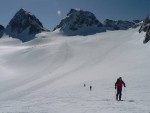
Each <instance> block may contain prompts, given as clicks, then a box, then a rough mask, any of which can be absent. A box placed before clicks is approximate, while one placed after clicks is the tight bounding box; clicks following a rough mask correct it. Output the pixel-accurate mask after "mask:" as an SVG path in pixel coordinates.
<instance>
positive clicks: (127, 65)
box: [0, 28, 150, 113]
mask: <svg viewBox="0 0 150 113" xmlns="http://www.w3.org/2000/svg"><path fill="white" fill-rule="evenodd" d="M138 29H139V28H138ZM138 29H129V30H126V31H121V30H119V31H108V32H104V33H97V34H95V35H90V36H72V37H67V36H61V35H60V34H59V33H57V32H51V33H49V32H43V33H40V34H38V35H36V37H37V38H36V39H34V40H32V41H30V42H26V43H21V42H20V41H18V40H16V39H12V38H10V37H7V36H6V37H5V38H2V39H1V40H0V51H1V52H0V72H1V75H0V92H1V93H0V112H2V113H8V112H13V113H18V112H27V113H149V112H150V97H149V93H150V88H149V81H150V76H149V67H150V60H149V57H150V53H149V48H150V44H149V43H148V44H146V45H144V44H143V43H142V41H143V36H144V34H139V33H138ZM11 42H12V43H11ZM119 76H122V78H123V80H124V81H125V83H126V86H127V87H126V89H123V99H124V100H133V101H134V102H129V101H123V102H117V101H115V90H114V83H115V81H116V79H117V78H118V77H119ZM84 83H85V84H86V87H83V84H84ZM90 85H92V87H93V90H92V91H89V86H90Z"/></svg>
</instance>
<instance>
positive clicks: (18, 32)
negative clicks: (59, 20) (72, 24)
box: [5, 9, 48, 42]
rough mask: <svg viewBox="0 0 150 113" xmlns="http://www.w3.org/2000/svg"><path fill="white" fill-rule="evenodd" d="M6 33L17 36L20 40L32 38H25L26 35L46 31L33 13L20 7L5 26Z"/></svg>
mask: <svg viewBox="0 0 150 113" xmlns="http://www.w3.org/2000/svg"><path fill="white" fill-rule="evenodd" d="M5 31H6V34H8V35H10V36H12V37H14V38H19V39H20V40H22V41H23V42H24V41H29V40H32V38H31V37H30V38H31V39H30V38H26V35H30V36H31V35H35V34H37V33H40V32H42V31H48V30H47V29H45V28H44V27H43V25H42V23H41V22H40V21H39V19H37V18H36V17H35V16H34V15H33V14H31V13H30V12H28V11H25V10H24V9H20V10H19V11H18V12H17V13H16V14H15V16H14V17H13V18H12V19H11V21H10V22H9V24H8V25H7V27H6V30H5Z"/></svg>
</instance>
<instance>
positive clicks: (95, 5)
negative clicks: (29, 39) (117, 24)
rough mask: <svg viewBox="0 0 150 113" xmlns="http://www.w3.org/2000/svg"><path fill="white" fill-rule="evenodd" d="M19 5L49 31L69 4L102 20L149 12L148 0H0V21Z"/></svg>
mask: <svg viewBox="0 0 150 113" xmlns="http://www.w3.org/2000/svg"><path fill="white" fill-rule="evenodd" d="M20 8H24V9H25V10H27V11H29V12H31V13H32V14H34V15H35V16H36V17H37V18H38V19H39V20H40V21H41V22H42V24H43V26H44V27H45V28H47V29H50V30H51V31H52V30H53V28H54V27H56V26H57V25H58V24H59V23H60V21H61V19H63V18H65V17H66V15H67V13H68V12H69V11H70V9H71V8H78V9H82V10H85V11H90V12H92V13H94V14H95V16H96V17H97V18H98V20H99V21H100V22H102V23H103V21H104V20H105V19H113V20H135V19H140V20H142V19H144V18H145V17H146V16H147V15H148V14H150V0H0V14H1V16H0V24H1V25H3V26H5V27H6V26H7V25H8V23H9V21H10V20H11V19H12V18H13V16H14V15H15V13H16V12H17V11H18V10H19V9H20Z"/></svg>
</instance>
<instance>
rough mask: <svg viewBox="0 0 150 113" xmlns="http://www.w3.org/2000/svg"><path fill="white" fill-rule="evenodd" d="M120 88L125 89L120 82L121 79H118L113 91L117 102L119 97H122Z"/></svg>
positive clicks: (122, 82) (121, 81)
mask: <svg viewBox="0 0 150 113" xmlns="http://www.w3.org/2000/svg"><path fill="white" fill-rule="evenodd" d="M122 86H124V87H126V85H125V83H124V81H123V80H122V78H121V77H119V78H118V79H117V81H116V83H115V89H117V94H116V100H118V96H119V101H121V96H122Z"/></svg>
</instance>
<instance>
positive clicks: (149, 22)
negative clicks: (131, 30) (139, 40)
mask: <svg viewBox="0 0 150 113" xmlns="http://www.w3.org/2000/svg"><path fill="white" fill-rule="evenodd" d="M142 31H144V32H146V35H145V39H144V41H143V43H147V42H148V41H149V40H150V15H149V16H147V17H146V19H145V20H144V21H143V23H142V25H141V27H140V29H139V33H141V32H142Z"/></svg>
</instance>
